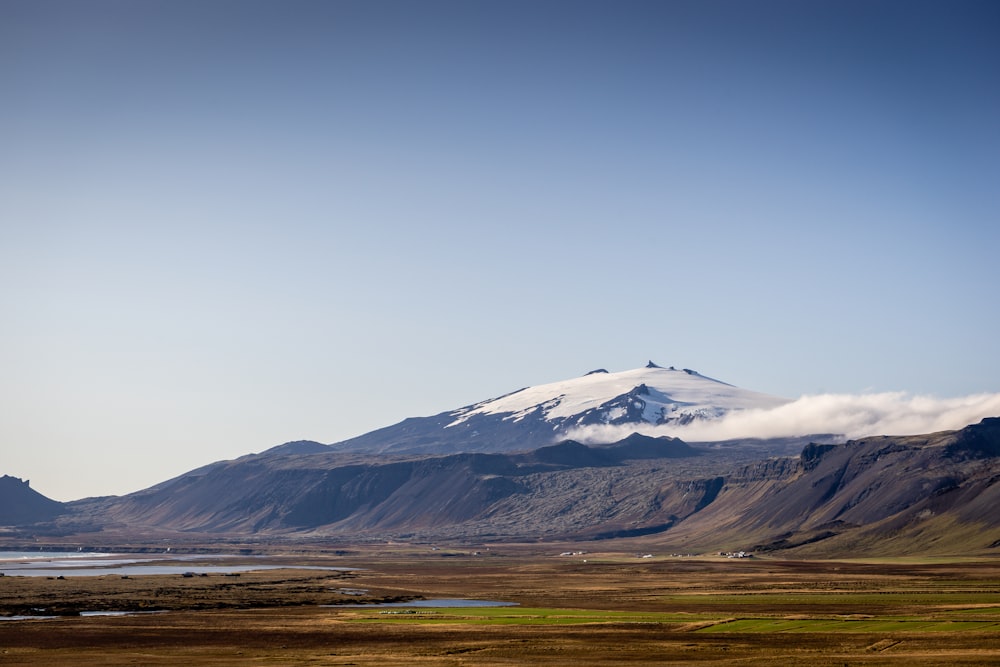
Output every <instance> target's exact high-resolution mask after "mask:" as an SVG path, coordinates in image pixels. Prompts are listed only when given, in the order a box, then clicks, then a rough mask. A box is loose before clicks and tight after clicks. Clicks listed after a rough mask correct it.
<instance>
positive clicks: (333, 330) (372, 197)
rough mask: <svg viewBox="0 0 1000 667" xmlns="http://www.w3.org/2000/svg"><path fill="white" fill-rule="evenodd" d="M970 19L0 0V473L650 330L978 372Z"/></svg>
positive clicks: (347, 416)
mask: <svg viewBox="0 0 1000 667" xmlns="http://www.w3.org/2000/svg"><path fill="white" fill-rule="evenodd" d="M998 35H1000V5H998V4H997V3H995V2H992V1H989V0H987V1H983V2H974V1H968V0H949V1H947V2H945V1H941V2H921V1H918V0H893V1H890V0H865V1H854V0H836V1H826V0H811V1H809V2H798V1H788V2H779V1H773V0H759V1H742V0H740V1H735V0H733V1H730V0H692V1H680V0H662V1H659V2H640V1H634V0H616V1H614V2H611V1H607V2H588V1H585V0H578V1H565V2H563V1H546V0H534V1H531V2H528V1H522V0H503V1H499V0H498V1H486V0H479V1H477V0H467V1H454V2H439V1H435V0H428V1H420V2H413V1H398V2H397V1H389V0H359V1H354V0H329V1H325V2H319V1H309V0H283V1H278V0H273V1H266V2H265V1H260V0H197V1H195V0H0V91H2V92H0V95H2V103H0V147H2V148H0V473H3V474H9V475H13V476H17V477H21V478H23V479H30V480H31V486H32V488H34V489H36V490H38V491H39V492H41V493H43V494H45V495H47V496H49V497H52V498H55V499H57V500H72V499H77V498H82V497H85V496H96V495H107V494H123V493H128V492H131V491H135V490H138V489H141V488H145V487H147V486H150V485H152V484H155V483H157V482H160V481H163V480H165V479H167V478H170V477H173V476H176V475H178V474H181V473H183V472H186V471H188V470H191V469H193V468H196V467H198V466H201V465H204V464H206V463H209V462H212V461H217V460H223V459H231V458H236V457H238V456H241V455H243V454H247V453H250V452H259V451H262V450H264V449H267V448H268V447H271V446H274V445H277V444H280V443H282V442H286V441H291V440H299V439H310V440H316V441H319V442H324V443H333V442H337V441H339V440H343V439H346V438H349V437H353V436H356V435H360V434H362V433H366V432H368V431H370V430H373V429H375V428H379V427H382V426H387V425H389V424H393V423H396V422H398V421H400V420H402V419H404V418H406V417H410V416H424V415H431V414H437V413H439V412H443V411H446V410H451V409H454V408H457V407H461V406H464V405H468V404H471V403H474V402H478V401H480V400H483V399H486V398H490V397H494V396H499V395H501V394H505V393H507V392H509V391H512V390H514V389H517V388H520V387H525V386H529V385H535V384H540V383H545V382H553V381H557V380H563V379H566V378H571V377H575V376H578V375H582V374H583V373H585V372H587V371H589V370H592V369H594V368H598V367H603V368H607V369H609V370H625V369H629V368H636V367H639V366H642V365H644V364H645V363H646V362H647V361H648V360H654V361H656V362H657V363H660V364H661V365H665V366H666V365H676V366H677V367H678V368H680V367H687V368H693V369H696V370H698V371H699V372H701V373H703V374H705V375H708V376H711V377H715V378H718V379H721V380H724V381H726V382H729V383H731V384H735V385H738V386H741V387H745V388H747V389H752V390H755V391H759V392H765V393H770V394H775V395H778V396H783V397H787V398H790V399H800V398H802V397H811V396H823V395H831V394H832V395H844V396H856V395H886V394H893V395H897V394H898V393H899V392H902V394H901V395H902V396H904V398H903V399H900V400H903V401H904V402H905V401H912V400H918V399H921V400H922V397H933V398H935V399H937V400H942V401H944V400H959V401H961V400H964V399H963V397H969V396H973V395H983V394H987V395H992V394H995V393H996V392H1000V350H998V345H997V338H996V332H997V331H998V330H1000V308H998V307H997V292H998V287H1000V262H998V261H997V260H996V248H997V247H1000V224H998V222H1000V187H998V183H1000V39H998V38H997V36H998ZM894 393H897V394H894Z"/></svg>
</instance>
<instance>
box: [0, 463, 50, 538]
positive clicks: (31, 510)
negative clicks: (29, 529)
mask: <svg viewBox="0 0 1000 667" xmlns="http://www.w3.org/2000/svg"><path fill="white" fill-rule="evenodd" d="M63 511H64V506H63V504H62V503H60V502H58V501H56V500H52V499H51V498H46V497H45V496H43V495H42V494H40V493H38V492H37V491H35V490H34V489H32V488H31V487H30V486H29V483H28V480H24V481H22V480H20V479H18V478H17V477H11V476H9V475H4V476H3V477H0V526H18V525H25V524H32V523H38V522H41V521H50V520H51V519H53V518H55V517H57V516H59V515H60V514H62V513H63Z"/></svg>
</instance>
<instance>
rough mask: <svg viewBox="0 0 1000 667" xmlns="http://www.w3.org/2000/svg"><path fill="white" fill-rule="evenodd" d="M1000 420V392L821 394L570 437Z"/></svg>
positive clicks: (695, 437) (884, 430)
mask: <svg viewBox="0 0 1000 667" xmlns="http://www.w3.org/2000/svg"><path fill="white" fill-rule="evenodd" d="M997 416H1000V394H974V395H971V396H963V397H960V398H936V397H932V396H912V395H910V394H905V393H898V392H896V393H878V394H820V395H816V396H803V397H802V398H799V399H798V400H796V401H792V402H791V403H786V404H784V405H781V406H779V407H776V408H769V409H752V410H741V411H734V412H730V413H729V414H728V415H726V416H725V417H723V418H722V419H718V420H714V421H698V422H695V423H692V424H688V425H687V426H673V425H663V426H653V425H651V424H650V425H643V426H638V427H637V426H635V425H623V426H590V427H581V428H577V429H572V430H571V431H569V432H568V433H567V434H566V437H568V438H572V439H575V440H579V441H581V442H590V443H596V442H614V441H615V440H620V439H621V438H623V437H625V436H627V435H628V434H629V433H632V432H634V431H639V432H641V433H644V434H646V435H669V436H673V437H678V438H682V439H684V440H687V441H690V442H698V441H712V440H731V439H735V438H779V437H795V436H805V435H816V434H821V433H822V434H834V435H840V436H844V437H846V438H861V437H864V436H869V435H914V434H919V433H933V432H935V431H949V430H954V429H959V428H962V427H963V426H967V425H969V424H973V423H976V422H978V421H979V420H981V419H982V418H984V417H997Z"/></svg>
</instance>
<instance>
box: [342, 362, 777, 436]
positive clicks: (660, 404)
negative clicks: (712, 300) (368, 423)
mask: <svg viewBox="0 0 1000 667" xmlns="http://www.w3.org/2000/svg"><path fill="white" fill-rule="evenodd" d="M787 402H789V401H788V399H785V398H780V397H777V396H771V395H768V394H761V393H758V392H754V391H749V390H746V389H741V388H739V387H735V386H733V385H730V384H727V383H725V382H721V381H719V380H715V379H712V378H709V377H706V376H704V375H701V374H700V373H698V372H696V371H693V370H690V369H676V368H673V367H670V368H664V367H661V366H658V365H656V364H654V363H653V362H649V363H648V364H647V365H646V366H645V367H644V368H637V369H633V370H627V371H620V372H614V373H611V372H608V371H607V370H605V369H598V370H595V371H591V372H590V373H587V374H586V375H583V376H581V377H577V378H573V379H570V380H563V381H560V382H552V383H549V384H543V385H538V386H534V387H527V388H525V389H520V390H518V391H515V392H512V393H509V394H506V395H504V396H500V397H499V398H493V399H489V400H485V401H481V402H479V403H475V404H472V405H469V406H466V407H463V408H459V409H457V410H452V411H449V412H444V413H441V414H439V415H435V416H433V417H419V418H411V419H407V420H405V421H403V422H400V423H399V424H396V425H394V426H389V427H387V428H383V429H379V430H377V431H373V432H371V433H368V434H365V435H363V436H360V437H357V438H353V439H351V440H346V441H344V442H341V443H337V444H335V445H333V447H334V448H336V449H339V450H342V451H365V452H372V453H375V452H398V453H411V452H413V453H415V452H427V453H444V452H457V451H466V452H502V451H515V450H522V449H532V448H535V447H542V446H545V445H548V444H552V443H553V442H557V441H559V440H562V439H565V438H566V437H569V436H570V435H572V434H575V433H579V431H580V429H581V428H584V427H588V426H599V425H616V426H618V425H624V426H627V425H629V424H635V425H636V426H637V427H639V426H643V425H660V424H676V425H683V424H687V423H689V422H691V421H694V420H697V419H717V418H719V417H722V416H723V415H725V414H727V413H729V412H731V411H734V410H745V409H751V408H772V407H776V406H779V405H782V404H784V403H787Z"/></svg>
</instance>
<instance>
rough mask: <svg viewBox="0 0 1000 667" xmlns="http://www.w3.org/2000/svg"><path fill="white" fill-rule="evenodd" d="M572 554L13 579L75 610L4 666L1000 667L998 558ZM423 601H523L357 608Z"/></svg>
mask: <svg viewBox="0 0 1000 667" xmlns="http://www.w3.org/2000/svg"><path fill="white" fill-rule="evenodd" d="M588 546H589V547H593V546H594V545H588ZM566 548H567V549H580V548H581V547H580V546H569V547H566ZM582 548H584V549H586V548H588V547H582ZM603 548H607V547H606V546H605V547H603ZM561 551H562V547H558V546H557V547H553V548H546V549H542V548H540V547H539V546H537V545H534V546H522V547H518V546H493V547H492V548H489V549H487V548H485V547H483V548H480V549H479V555H473V552H471V551H467V550H466V551H460V550H447V549H440V550H431V548H430V547H410V546H405V545H399V546H396V545H383V546H380V547H377V548H374V547H370V546H369V547H365V548H357V549H351V550H347V551H346V552H344V551H343V550H342V551H341V552H340V553H341V555H337V556H334V555H325V554H324V553H323V552H321V551H315V552H303V553H300V554H297V555H295V556H294V557H292V556H280V557H279V556H269V557H268V558H267V562H271V563H275V562H277V563H286V564H287V565H288V566H289V567H288V568H287V569H280V570H270V571H258V572H249V573H243V574H242V575H240V576H239V577H235V576H224V575H222V574H210V575H208V576H195V577H181V576H179V575H171V576H157V575H143V576H131V577H129V578H122V577H121V576H117V575H111V574H105V575H102V576H86V577H80V576H67V577H66V578H65V579H57V578H47V577H16V576H6V577H0V615H5V616H8V617H9V616H13V615H53V616H55V617H54V618H44V619H26V620H3V621H0V667H6V666H8V665H73V667H91V666H93V665H108V666H118V665H179V664H183V665H191V666H195V667H197V666H223V665H378V666H380V667H384V666H385V665H522V664H539V665H573V666H574V667H580V666H581V665H623V664H627V665H662V664H704V665H708V664H720V665H755V664H771V665H779V664H780V665H810V666H812V667H818V666H821V665H838V666H839V665H845V664H847V665H908V666H910V665H986V664H998V663H1000V562H998V561H996V560H988V559H979V560H958V559H955V560H947V559H940V560H930V559H927V560H918V559H911V560H892V559H887V560H883V561H880V562H875V561H867V562H865V561H792V560H779V559H770V558H750V559H740V560H735V559H733V560H731V559H725V558H719V557H680V556H667V555H656V556H655V557H652V558H639V557H638V555H639V554H637V553H624V552H617V553H616V552H610V551H607V552H599V551H591V552H590V553H586V554H574V555H569V556H560V555H558V554H559V553H560V552H561ZM189 562H190V561H189ZM219 562H220V561H218V560H213V561H212V563H213V564H218V563H219ZM231 562H233V563H236V562H240V560H239V559H238V558H235V557H234V558H233V560H232V561H231ZM296 565H299V566H301V565H331V566H336V567H356V568H363V569H360V570H355V571H343V572H342V571H326V570H305V569H297V568H296V567H295V566H296ZM416 598H472V599H477V600H494V601H505V602H511V603H516V605H517V606H511V607H491V608H425V609H411V608H392V609H386V608H371V607H369V608H359V607H348V606H345V605H348V604H357V603H358V602H370V601H387V600H407V599H416ZM327 605H330V606H327ZM81 611H161V612H162V613H155V614H135V615H125V616H90V615H84V616H80V615H77V614H79V612H81Z"/></svg>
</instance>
